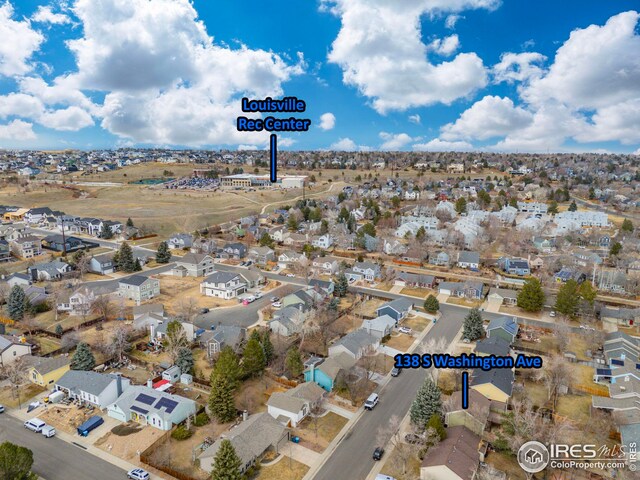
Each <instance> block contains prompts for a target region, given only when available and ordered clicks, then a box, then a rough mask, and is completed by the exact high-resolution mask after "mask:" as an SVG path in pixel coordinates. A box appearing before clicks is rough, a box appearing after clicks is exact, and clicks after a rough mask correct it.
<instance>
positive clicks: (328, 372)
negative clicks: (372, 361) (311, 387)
mask: <svg viewBox="0 0 640 480" xmlns="http://www.w3.org/2000/svg"><path fill="white" fill-rule="evenodd" d="M354 365H355V359H354V358H353V357H351V356H350V355H348V354H346V353H339V354H337V355H334V356H331V357H329V358H327V359H325V360H324V361H323V359H322V358H317V357H314V358H312V359H311V360H309V361H307V362H306V363H305V367H306V369H305V371H304V381H305V382H315V383H317V384H318V385H319V386H321V387H322V388H324V389H325V390H326V391H327V392H330V391H331V390H333V385H334V383H335V381H336V378H337V377H338V375H339V373H340V372H341V371H343V370H344V371H346V370H349V369H350V368H351V367H353V366H354Z"/></svg>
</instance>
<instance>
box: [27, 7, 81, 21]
mask: <svg viewBox="0 0 640 480" xmlns="http://www.w3.org/2000/svg"><path fill="white" fill-rule="evenodd" d="M31 20H33V21H34V22H38V23H51V24H53V25H63V24H65V23H71V19H70V18H69V17H68V16H66V15H65V14H64V13H54V12H53V10H52V9H51V6H49V5H47V6H44V5H40V6H39V7H38V9H37V10H36V11H35V13H34V14H33V15H32V16H31Z"/></svg>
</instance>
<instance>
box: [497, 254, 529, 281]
mask: <svg viewBox="0 0 640 480" xmlns="http://www.w3.org/2000/svg"><path fill="white" fill-rule="evenodd" d="M503 269H504V271H505V272H507V273H508V274H510V275H519V276H521V277H523V276H526V275H530V274H531V268H530V267H529V262H528V261H526V260H525V259H523V258H505V259H504V266H503Z"/></svg>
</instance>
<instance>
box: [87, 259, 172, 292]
mask: <svg viewBox="0 0 640 480" xmlns="http://www.w3.org/2000/svg"><path fill="white" fill-rule="evenodd" d="M174 266H175V263H167V264H166V265H162V266H161V267H155V268H151V269H149V270H143V271H140V272H134V273H131V274H129V275H125V276H123V277H120V278H116V279H112V280H96V281H94V282H84V283H83V284H82V285H85V286H87V287H91V286H96V285H99V286H101V287H105V288H106V287H107V286H108V287H112V288H113V290H114V291H116V290H117V289H118V282H119V281H120V279H122V278H126V277H131V276H132V275H140V276H142V277H150V276H151V275H156V274H158V273H162V272H167V271H169V270H171V269H172V268H173V267H174Z"/></svg>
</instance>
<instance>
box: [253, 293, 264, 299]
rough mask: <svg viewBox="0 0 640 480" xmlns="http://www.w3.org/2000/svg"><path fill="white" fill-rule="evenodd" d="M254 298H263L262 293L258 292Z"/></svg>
mask: <svg viewBox="0 0 640 480" xmlns="http://www.w3.org/2000/svg"><path fill="white" fill-rule="evenodd" d="M253 296H254V297H255V298H256V299H258V298H262V292H256V293H254V294H253Z"/></svg>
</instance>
